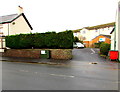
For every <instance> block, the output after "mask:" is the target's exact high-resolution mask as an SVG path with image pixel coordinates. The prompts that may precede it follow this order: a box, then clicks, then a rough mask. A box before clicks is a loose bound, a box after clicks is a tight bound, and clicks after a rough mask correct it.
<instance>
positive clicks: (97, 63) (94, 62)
mask: <svg viewBox="0 0 120 92" xmlns="http://www.w3.org/2000/svg"><path fill="white" fill-rule="evenodd" d="M89 64H98V63H97V62H92V63H89Z"/></svg>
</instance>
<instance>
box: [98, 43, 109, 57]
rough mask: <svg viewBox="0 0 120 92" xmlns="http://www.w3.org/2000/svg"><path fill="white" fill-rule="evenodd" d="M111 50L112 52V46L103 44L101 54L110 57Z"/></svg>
mask: <svg viewBox="0 0 120 92" xmlns="http://www.w3.org/2000/svg"><path fill="white" fill-rule="evenodd" d="M109 50H110V44H108V43H101V45H100V54H102V55H106V56H108V53H109Z"/></svg>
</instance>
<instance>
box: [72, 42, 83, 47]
mask: <svg viewBox="0 0 120 92" xmlns="http://www.w3.org/2000/svg"><path fill="white" fill-rule="evenodd" d="M74 47H75V48H84V45H83V44H82V43H80V42H76V44H74Z"/></svg>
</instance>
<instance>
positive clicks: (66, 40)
mask: <svg viewBox="0 0 120 92" xmlns="http://www.w3.org/2000/svg"><path fill="white" fill-rule="evenodd" d="M6 46H7V47H9V48H11V49H31V48H32V47H33V48H37V49H41V48H50V49H72V48H73V32H72V31H64V32H59V33H56V32H46V33H34V34H32V33H30V34H19V35H11V36H6Z"/></svg>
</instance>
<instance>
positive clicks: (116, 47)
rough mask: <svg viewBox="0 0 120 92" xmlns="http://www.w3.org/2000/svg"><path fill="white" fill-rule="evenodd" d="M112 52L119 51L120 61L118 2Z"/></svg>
mask: <svg viewBox="0 0 120 92" xmlns="http://www.w3.org/2000/svg"><path fill="white" fill-rule="evenodd" d="M111 34H112V37H111V50H118V51H119V61H120V1H119V2H118V8H117V16H116V24H115V28H114V29H113V30H112V31H111Z"/></svg>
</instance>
